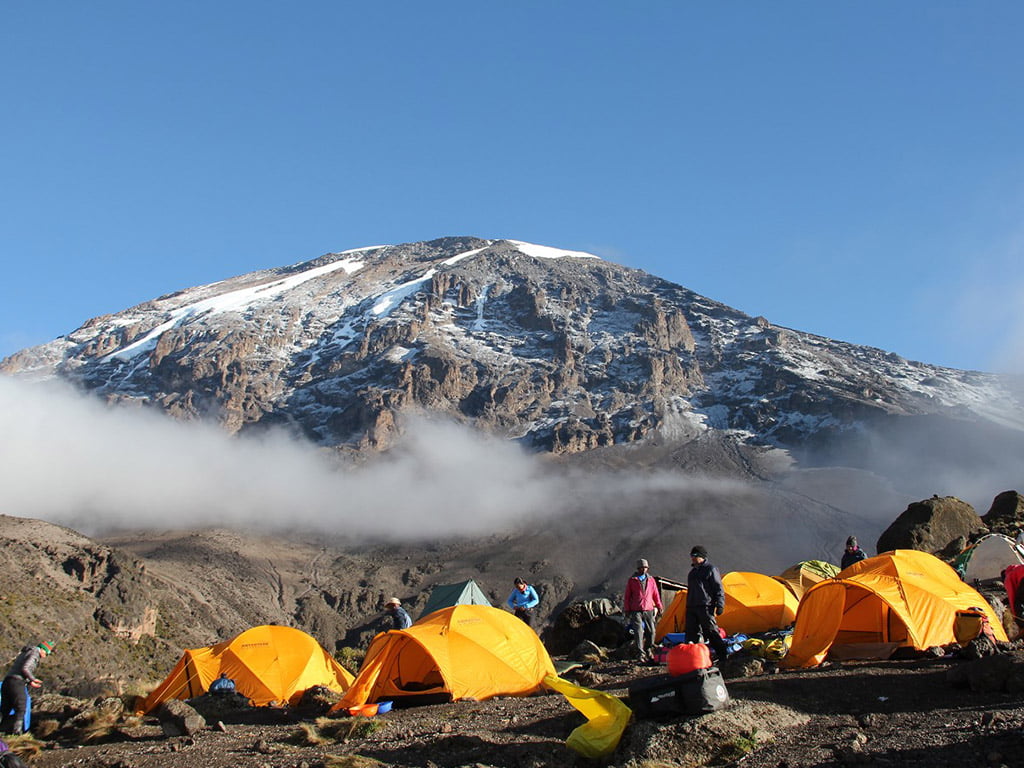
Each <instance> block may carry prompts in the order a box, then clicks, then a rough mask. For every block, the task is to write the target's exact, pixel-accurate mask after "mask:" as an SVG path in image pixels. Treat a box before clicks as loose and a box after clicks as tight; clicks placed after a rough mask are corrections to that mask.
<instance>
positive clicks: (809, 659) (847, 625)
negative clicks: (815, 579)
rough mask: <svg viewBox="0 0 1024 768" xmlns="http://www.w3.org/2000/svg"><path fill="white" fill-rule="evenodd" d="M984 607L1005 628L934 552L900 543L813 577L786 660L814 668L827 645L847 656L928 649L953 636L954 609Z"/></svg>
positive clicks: (1000, 634) (999, 633)
mask: <svg viewBox="0 0 1024 768" xmlns="http://www.w3.org/2000/svg"><path fill="white" fill-rule="evenodd" d="M972 607H978V608H981V609H982V610H983V611H985V614H986V615H987V616H988V619H989V623H990V624H991V625H992V629H993V631H994V632H995V634H996V639H998V640H1002V641H1005V640H1006V633H1005V631H1004V630H1003V627H1002V624H1001V622H1000V621H999V619H998V618H997V617H996V615H995V612H994V611H993V610H992V608H991V606H989V604H988V601H986V600H985V598H983V597H982V596H981V595H980V594H978V592H977V591H976V590H975V589H973V588H972V587H970V586H968V585H967V584H965V583H964V582H962V581H961V580H960V577H959V576H958V575H957V573H956V571H954V570H953V569H952V568H950V567H949V566H948V565H946V564H945V563H944V562H942V561H941V560H939V559H938V558H937V557H935V556H933V555H929V554H928V553H926V552H918V551H917V550H912V549H898V550H895V551H892V552H885V553H883V554H880V555H878V556H876V557H871V558H868V559H867V560H862V561H860V562H859V563H856V564H854V565H851V566H850V567H849V568H847V569H846V570H844V571H842V573H841V574H840V576H839V577H836V578H833V579H829V580H827V581H823V582H821V583H819V584H815V585H814V586H813V587H811V588H810V589H809V590H807V593H806V594H805V595H804V598H803V600H801V601H800V609H799V610H798V611H797V616H796V626H795V627H794V628H793V644H792V647H791V648H790V651H789V654H788V655H787V656H786V658H785V659H784V660H783V662H782V663H783V666H785V667H790V668H792V667H813V666H815V665H817V664H820V663H821V662H822V661H824V659H825V656H826V654H827V653H828V652H829V650H830V649H835V651H836V652H837V653H841V654H845V655H846V656H847V657H850V658H863V657H864V656H859V655H858V648H862V649H864V653H865V654H867V656H868V657H870V656H872V655H874V654H877V655H876V656H875V657H888V655H889V654H891V652H892V651H893V650H895V649H896V648H901V647H904V648H915V649H917V650H925V649H927V648H930V647H932V646H937V645H939V646H941V645H947V644H949V643H952V642H954V641H955V638H954V636H953V622H954V619H955V617H956V612H957V611H958V610H964V609H967V608H972Z"/></svg>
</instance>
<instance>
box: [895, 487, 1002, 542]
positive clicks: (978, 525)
mask: <svg viewBox="0 0 1024 768" xmlns="http://www.w3.org/2000/svg"><path fill="white" fill-rule="evenodd" d="M985 530H986V529H985V524H984V523H983V522H982V520H981V518H980V517H978V514H977V513H976V512H975V511H974V507H972V506H971V505H970V504H968V503H967V502H965V501H961V500H960V499H958V498H956V497H955V496H944V497H941V498H940V497H938V496H933V497H932V498H930V499H925V500H924V501H917V502H914V503H913V504H911V505H910V506H908V507H907V509H906V511H904V512H903V514H901V515H900V516H899V517H898V518H896V520H895V521H894V522H893V524H892V525H890V526H889V527H888V528H886V529H885V532H884V533H883V534H882V535H881V536H879V537H878V545H877V550H876V551H878V552H889V551H891V550H894V549H917V550H920V551H922V552H928V553H931V554H934V553H936V552H941V551H942V550H943V549H945V547H946V546H948V545H949V543H950V542H951V541H953V540H954V539H957V538H959V537H961V536H963V537H966V538H967V539H970V538H971V537H972V536H973V535H974V534H977V533H979V532H982V531H985Z"/></svg>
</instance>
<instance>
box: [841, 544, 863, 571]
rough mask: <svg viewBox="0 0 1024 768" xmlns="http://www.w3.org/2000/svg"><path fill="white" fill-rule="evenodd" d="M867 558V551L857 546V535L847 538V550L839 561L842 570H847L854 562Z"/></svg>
mask: <svg viewBox="0 0 1024 768" xmlns="http://www.w3.org/2000/svg"><path fill="white" fill-rule="evenodd" d="M866 559H867V553H866V552H865V551H864V550H863V549H861V548H860V547H859V546H857V537H856V536H851V537H850V538H848V539H847V540H846V551H845V552H843V559H842V560H841V561H840V563H839V569H840V570H846V569H847V568H849V567H850V566H851V565H853V564H854V563H859V562H860V561H861V560H866Z"/></svg>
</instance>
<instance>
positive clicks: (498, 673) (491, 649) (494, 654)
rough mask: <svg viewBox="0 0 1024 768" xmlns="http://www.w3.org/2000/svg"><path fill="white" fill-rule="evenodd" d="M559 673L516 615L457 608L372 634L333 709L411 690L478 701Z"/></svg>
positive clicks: (531, 688) (527, 689) (524, 690)
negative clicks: (363, 658) (361, 657)
mask: <svg viewBox="0 0 1024 768" xmlns="http://www.w3.org/2000/svg"><path fill="white" fill-rule="evenodd" d="M554 674H555V667H554V665H553V664H552V663H551V657H550V656H549V655H548V652H547V650H546V649H545V648H544V646H543V645H542V644H541V642H540V638H538V637H537V634H536V632H534V631H533V630H532V629H531V628H530V627H529V626H527V625H526V624H525V623H524V622H522V621H521V620H519V619H517V618H516V617H515V616H513V615H512V614H511V613H508V612H507V611H503V610H500V609H498V608H492V607H490V606H487V605H454V606H451V607H450V608H443V609H441V610H439V611H435V612H434V613H431V614H429V615H428V616H424V617H423V618H422V619H420V620H419V621H417V622H416V623H415V624H413V625H412V626H411V627H409V628H408V629H396V630H391V631H389V632H383V633H381V634H379V635H377V636H376V637H375V638H373V640H372V641H371V642H370V647H369V649H368V650H367V652H366V658H365V660H364V661H363V665H362V667H360V669H359V674H358V675H357V676H356V679H355V680H354V681H353V683H352V685H351V686H350V687H349V689H348V691H347V692H346V693H345V695H344V696H343V697H342V699H341V701H340V702H338V704H336V705H335V706H334V707H333V708H332V711H337V710H339V709H342V708H345V707H353V706H358V705H360V704H366V703H372V702H377V701H382V700H388V699H394V698H398V697H401V696H410V695H423V694H447V695H448V696H450V697H451V699H452V700H458V699H474V700H477V701H482V700H484V699H489V698H491V697H493V696H526V695H528V694H531V693H534V692H536V691H537V690H539V689H540V687H541V686H542V685H543V682H544V677H545V676H546V675H554Z"/></svg>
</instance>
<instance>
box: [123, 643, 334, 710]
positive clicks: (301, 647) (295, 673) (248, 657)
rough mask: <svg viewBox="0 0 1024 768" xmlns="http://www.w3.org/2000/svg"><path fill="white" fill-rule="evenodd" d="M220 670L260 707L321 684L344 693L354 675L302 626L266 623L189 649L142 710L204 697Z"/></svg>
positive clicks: (292, 698) (290, 698)
mask: <svg viewBox="0 0 1024 768" xmlns="http://www.w3.org/2000/svg"><path fill="white" fill-rule="evenodd" d="M221 672H223V673H224V674H226V675H227V676H228V677H230V678H231V679H232V680H234V681H235V687H236V690H237V691H238V692H239V693H240V694H242V695H243V696H247V697H248V698H249V699H251V700H252V703H253V704H255V705H256V706H264V705H266V704H269V703H270V702H272V701H276V702H280V703H282V704H283V703H286V702H287V703H290V704H294V703H297V702H298V700H299V698H301V696H302V694H303V693H304V692H305V691H306V690H307V689H308V688H312V687H313V686H317V685H322V686H324V687H325V688H329V689H331V690H332V691H337V692H338V693H343V692H344V691H345V690H346V689H347V688H348V686H349V684H350V683H351V682H352V675H351V674H350V673H349V672H348V671H347V670H346V669H345V668H344V667H342V666H341V665H340V664H338V662H337V661H335V660H334V658H333V657H332V656H331V655H330V654H329V653H328V652H327V651H325V650H324V649H323V648H322V647H321V646H320V644H319V643H318V642H317V641H316V640H315V639H313V638H312V637H310V636H309V635H307V634H306V633H305V632H303V631H302V630H299V629H294V628H292V627H281V626H277V625H264V626H260V627H253V628H252V629H247V630H246V631H245V632H243V633H242V634H240V635H238V636H236V637H235V638H233V639H231V640H227V641H225V642H223V643H218V644H217V645H212V646H209V647H207V648H195V649H190V650H186V651H185V653H184V654H183V655H182V657H181V659H179V660H178V663H177V664H176V665H175V667H174V669H173V670H171V674H169V675H168V676H167V678H166V679H165V680H164V681H163V682H162V683H160V685H159V686H157V687H156V689H155V690H154V691H153V692H152V693H150V694H149V696H147V697H146V699H145V700H144V701H143V702H142V704H141V705H140V706H139V707H138V711H139V712H143V713H146V712H151V711H153V710H154V709H156V707H157V706H158V705H159V704H160V703H161V702H162V701H165V700H167V699H190V698H192V697H194V696H200V695H202V694H203V693H206V691H207V689H208V688H209V687H210V683H212V682H213V681H214V680H216V679H217V678H218V677H219V676H220V674H221Z"/></svg>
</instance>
